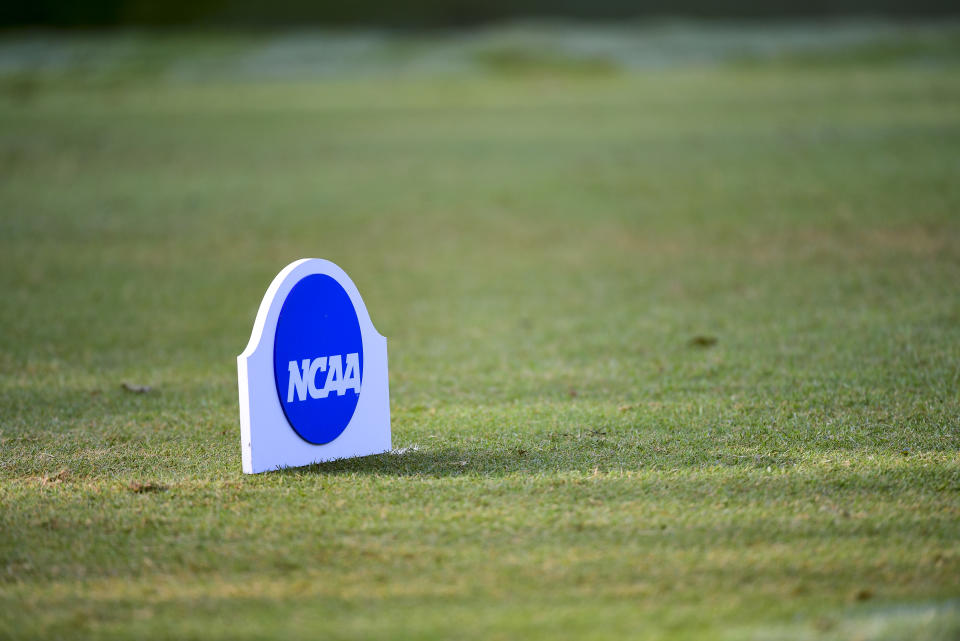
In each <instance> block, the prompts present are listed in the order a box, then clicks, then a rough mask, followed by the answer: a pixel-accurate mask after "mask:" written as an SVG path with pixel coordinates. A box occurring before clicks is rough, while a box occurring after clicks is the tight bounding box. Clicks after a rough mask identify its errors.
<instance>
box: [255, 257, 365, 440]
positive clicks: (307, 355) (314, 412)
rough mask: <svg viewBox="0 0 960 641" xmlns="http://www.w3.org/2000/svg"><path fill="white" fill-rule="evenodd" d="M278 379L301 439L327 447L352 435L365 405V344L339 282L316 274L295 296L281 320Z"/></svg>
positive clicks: (275, 356) (296, 287)
mask: <svg viewBox="0 0 960 641" xmlns="http://www.w3.org/2000/svg"><path fill="white" fill-rule="evenodd" d="M273 375H274V379H275V380H276V382H277V397H278V398H279V399H280V405H281V407H283V413H284V414H286V416H287V421H288V422H289V423H290V427H292V428H293V430H294V431H295V432H296V433H297V434H299V435H300V438H302V439H303V440H305V441H307V442H308V443H313V444H315V445H322V444H324V443H329V442H330V441H332V440H334V439H335V438H337V437H338V436H340V434H342V433H343V430H345V429H347V425H349V424H350V419H352V418H353V413H354V412H355V411H356V409H357V402H358V401H359V400H360V382H361V381H362V379H363V339H362V337H361V334H360V321H359V320H358V319H357V311H356V309H354V307H353V303H352V302H351V301H350V296H349V295H348V294H347V292H346V291H345V290H344V289H343V287H342V286H341V285H340V283H338V282H337V281H336V280H335V279H334V278H332V277H330V276H327V275H325V274H313V275H311V276H307V277H305V278H303V279H302V280H301V281H300V282H298V283H297V284H296V285H294V286H293V289H291V290H290V293H289V294H288V295H287V299H286V300H285V301H284V302H283V307H281V308H280V317H279V318H278V319H277V334H276V337H275V340H274V344H273Z"/></svg>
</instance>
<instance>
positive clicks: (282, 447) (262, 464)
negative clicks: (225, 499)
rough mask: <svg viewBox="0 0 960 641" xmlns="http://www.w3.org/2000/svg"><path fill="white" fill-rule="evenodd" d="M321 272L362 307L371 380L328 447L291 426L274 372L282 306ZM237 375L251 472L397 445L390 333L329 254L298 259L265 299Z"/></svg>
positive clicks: (245, 460) (366, 375)
mask: <svg viewBox="0 0 960 641" xmlns="http://www.w3.org/2000/svg"><path fill="white" fill-rule="evenodd" d="M313 274H325V275H327V276H330V277H331V278H333V279H334V280H336V281H337V282H338V283H340V286H341V287H343V289H344V291H346V292H347V295H348V296H349V297H350V302H351V303H353V308H354V309H355V310H356V312H357V320H358V321H359V322H360V335H361V337H362V340H363V379H362V382H361V383H360V399H359V401H358V402H357V409H356V411H354V413H353V418H351V419H350V423H348V424H347V427H346V429H344V431H343V433H342V434H340V436H338V437H337V438H335V439H334V440H332V441H331V442H329V443H325V444H323V445H314V444H312V443H308V442H307V441H305V440H303V439H302V438H300V436H299V435H298V434H297V433H296V432H295V431H294V429H293V427H291V425H290V422H289V421H288V420H287V417H286V414H284V412H283V407H282V406H281V404H280V399H279V397H278V396H277V385H276V380H275V379H274V373H273V344H274V341H275V339H276V334H277V320H278V318H279V317H280V309H281V308H282V307H283V303H284V301H285V300H286V299H287V295H288V294H289V293H290V290H291V289H293V286H294V285H296V284H297V283H298V282H300V281H301V280H302V279H303V278H305V277H307V276H311V275H313ZM237 379H238V384H239V388H240V445H241V450H240V451H241V461H242V464H243V472H244V473H245V474H259V473H260V472H267V471H270V470H277V469H281V468H284V467H298V466H301V465H309V464H311V463H322V462H325V461H335V460H337V459H343V458H350V457H354V456H369V455H371V454H382V453H384V452H389V451H390V389H389V377H388V374H387V339H386V338H384V337H383V336H382V335H381V334H380V332H378V331H377V330H376V328H375V327H374V326H373V322H372V321H371V320H370V314H369V313H368V312H367V306H366V305H365V304H364V302H363V298H361V297H360V292H359V291H358V290H357V287H356V285H354V284H353V281H352V280H350V277H349V276H347V273H346V272H345V271H343V270H342V269H340V267H338V266H337V265H336V264H334V263H332V262H330V261H329V260H323V259H322V258H304V259H301V260H297V261H294V262H292V263H290V264H289V265H287V266H286V267H284V268H283V269H282V270H281V271H280V273H279V274H277V277H276V278H274V279H273V282H272V283H270V287H269V288H267V293H266V294H264V296H263V300H262V301H261V302H260V309H259V310H258V311H257V319H256V321H254V324H253V332H252V333H251V334H250V342H249V343H247V347H246V349H244V350H243V353H241V354H240V355H239V356H237Z"/></svg>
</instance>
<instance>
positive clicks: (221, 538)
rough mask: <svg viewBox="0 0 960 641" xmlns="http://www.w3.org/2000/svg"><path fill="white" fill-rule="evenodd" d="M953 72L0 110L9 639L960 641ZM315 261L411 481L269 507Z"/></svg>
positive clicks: (956, 105) (328, 470)
mask: <svg viewBox="0 0 960 641" xmlns="http://www.w3.org/2000/svg"><path fill="white" fill-rule="evenodd" d="M211 47H212V48H214V49H217V46H216V45H215V43H214V44H212V45H211ZM158 48H161V49H162V48H163V47H161V46H159V45H158ZM890 50H896V47H892V48H891V49H890ZM951 52H952V53H951V55H950V56H947V58H946V61H945V62H943V63H942V64H922V65H918V64H914V63H913V62H910V63H904V64H900V63H897V62H896V60H899V59H898V58H896V57H894V59H893V60H891V59H890V57H889V56H887V55H884V56H878V57H873V56H866V57H858V56H859V54H858V55H857V56H854V57H853V58H847V59H844V61H843V63H842V64H838V65H836V66H831V65H830V64H826V62H825V59H823V58H817V59H816V60H814V61H813V62H812V63H811V64H805V63H804V62H803V60H802V59H801V60H799V61H787V62H783V61H780V60H777V61H768V62H763V61H757V62H753V63H751V64H749V65H735V66H724V65H693V66H690V65H687V66H679V67H676V68H669V69H659V70H658V69H648V70H635V71H624V70H619V71H618V70H616V69H615V68H614V69H611V68H609V67H608V66H606V65H602V66H601V67H600V68H597V69H596V71H597V73H593V72H592V71H591V67H590V66H589V65H587V66H586V67H583V66H577V65H574V68H571V69H566V68H565V67H564V66H563V65H546V67H545V68H540V67H539V66H538V65H536V64H532V66H531V64H528V63H529V60H528V59H526V58H525V59H524V60H525V62H524V64H523V65H522V67H523V69H522V72H521V73H512V72H511V73H497V72H495V71H490V70H488V71H486V72H484V71H482V70H475V71H472V72H463V73H459V74H439V75H430V74H411V75H404V76H390V75H382V74H381V75H376V74H374V75H373V76H363V77H355V78H352V77H351V76H350V75H349V74H348V75H334V76H332V77H329V78H326V79H323V80H319V79H315V78H286V79H283V78H280V79H278V78H272V79H271V78H259V79H258V78H238V79H234V80H230V79H229V78H225V79H222V80H219V81H218V80H216V78H215V77H214V78H213V79H207V80H205V81H204V82H199V81H195V80H189V79H187V80H170V79H165V78H162V77H161V78H158V77H156V76H155V75H154V74H148V75H146V76H145V77H143V78H141V77H139V76H138V75H137V74H126V73H113V72H111V73H107V74H100V75H97V74H87V73H78V74H75V75H73V74H70V73H66V72H49V73H48V72H29V73H20V74H13V75H8V76H5V77H3V78H0V296H2V305H0V430H2V431H0V637H2V638H37V639H56V638H84V637H87V638H93V637H95V638H124V639H126V638H147V637H149V638H170V639H185V638H203V639H248V638H303V639H316V638H322V639H360V638H363V639H369V638H390V639H394V638H409V639H421V638H437V639H444V638H462V639H489V638H502V639H514V638H532V639H536V638H543V639H555V638H575V639H594V638H596V639H608V638H656V639H686V638H720V639H805V638H836V639H850V638H862V639H899V638H904V639H906V638H910V639H915V638H927V639H952V638H956V635H958V634H960V391H958V390H960V73H958V72H960V68H958V66H957V62H956V61H957V59H958V57H957V56H956V55H955V49H951ZM231 55H232V54H231ZM308 256H319V257H324V258H328V259H331V260H333V261H335V262H336V263H338V264H339V265H341V266H342V267H344V268H345V269H346V270H347V271H348V273H350V274H351V276H352V277H353V279H354V281H355V282H356V283H357V285H358V287H359V288H360V291H361V292H362V293H363V295H364V298H365V301H366V303H367V306H368V308H369V310H370V312H371V315H372V317H373V320H374V323H375V324H376V325H377V327H378V329H379V330H380V332H381V333H383V334H384V335H386V336H387V337H388V340H389V351H390V376H391V403H392V419H393V441H394V447H396V448H404V451H403V452H402V453H394V454H389V455H383V456H377V457H371V458H366V459H359V460H351V461H342V462H337V463H332V464H325V465H318V466H313V467H309V468H303V469H295V470H286V471H283V472H278V473H270V474H263V475H259V476H252V477H246V476H243V475H242V474H241V472H240V447H239V425H238V409H237V387H236V368H235V356H236V355H237V354H238V353H239V352H240V351H241V350H242V349H243V347H244V345H246V342H247V339H248V336H249V332H250V329H251V327H252V323H253V318H254V315H255V313H256V309H257V306H258V304H259V302H260V298H261V296H262V295H263V292H264V291H265V289H266V287H267V285H268V284H269V282H270V281H271V279H272V278H273V276H274V275H275V274H276V272H277V271H279V270H280V269H281V268H282V267H283V266H284V265H286V264H287V263H288V262H290V261H292V260H294V259H297V258H300V257H308ZM697 337H702V338H703V339H712V338H715V339H716V342H715V344H710V343H712V340H697ZM124 382H131V383H137V384H148V385H150V386H152V387H153V391H151V392H149V393H147V394H133V393H130V392H128V391H125V390H124V389H122V388H121V384H122V383H124Z"/></svg>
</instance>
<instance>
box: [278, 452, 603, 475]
mask: <svg viewBox="0 0 960 641" xmlns="http://www.w3.org/2000/svg"><path fill="white" fill-rule="evenodd" d="M589 453H594V454H595V452H593V451H591V452H589ZM589 453H583V454H581V455H580V456H576V455H575V453H574V452H570V451H568V452H561V451H552V452H550V453H549V454H547V455H544V453H542V452H541V453H539V454H538V455H532V454H530V453H529V452H528V451H527V450H525V449H523V448H509V449H488V448H477V449H467V448H456V447H442V448H437V449H413V448H405V449H402V450H395V451H393V452H388V453H386V454H377V455H373V456H364V457H361V458H352V459H340V460H338V461H331V462H329V463H314V464H313V465H308V466H305V467H299V468H285V469H282V470H278V471H277V472H274V473H277V474H284V475H294V476H298V475H302V474H324V475H347V476H349V475H361V474H372V475H382V476H432V477H449V476H465V475H473V476H476V475H481V476H506V475H509V474H518V473H519V474H530V473H536V472H548V471H549V472H558V471H575V470H579V469H583V470H591V469H593V467H590V464H589V461H588V459H589V458H590V457H589V456H587V455H586V454H589ZM594 467H596V465H594Z"/></svg>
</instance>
